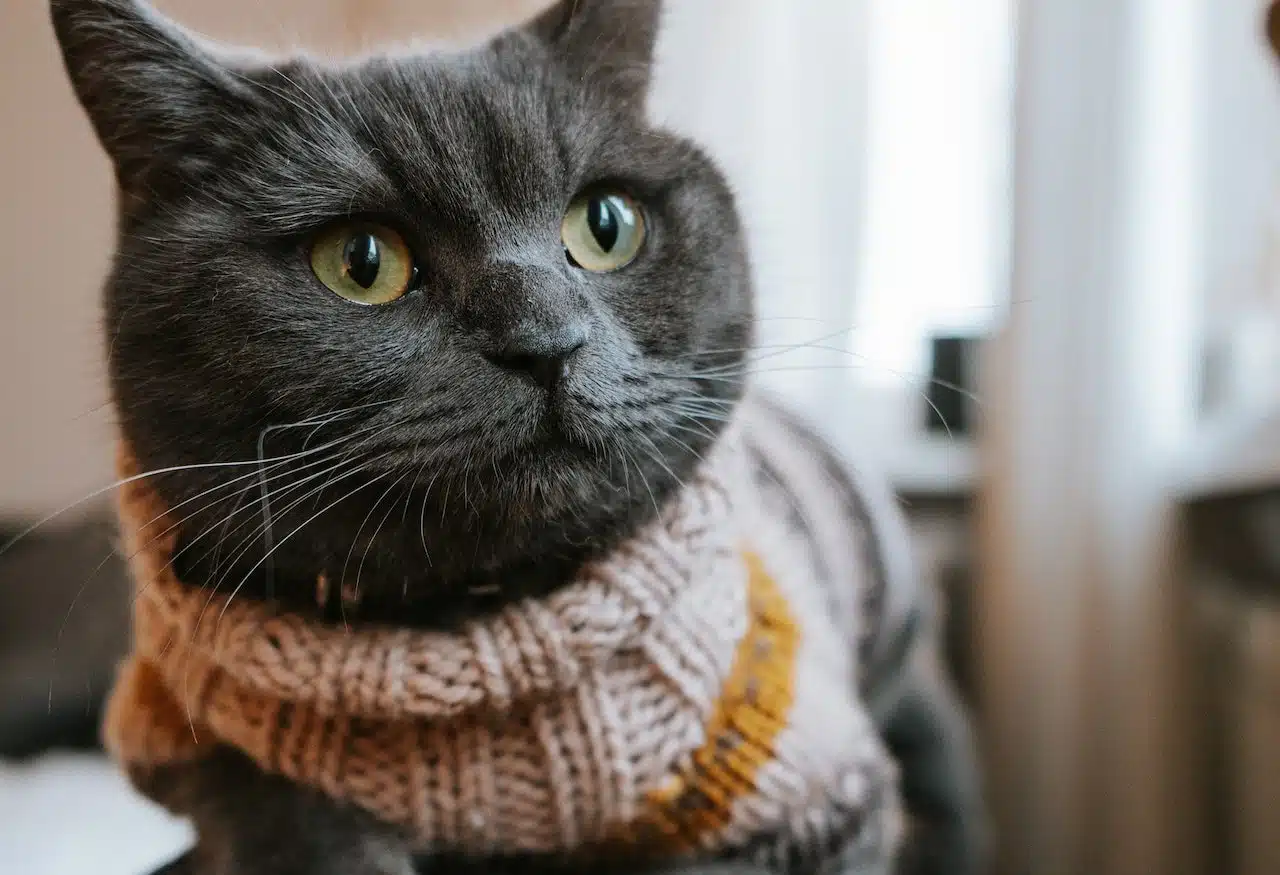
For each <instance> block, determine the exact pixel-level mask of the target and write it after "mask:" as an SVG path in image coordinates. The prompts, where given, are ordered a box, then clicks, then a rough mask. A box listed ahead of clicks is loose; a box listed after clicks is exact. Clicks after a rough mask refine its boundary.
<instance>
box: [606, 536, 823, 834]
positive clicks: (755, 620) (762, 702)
mask: <svg viewBox="0 0 1280 875" xmlns="http://www.w3.org/2000/svg"><path fill="white" fill-rule="evenodd" d="M744 558H745V560H746V563H747V570H748V572H749V581H748V587H749V594H750V600H751V622H750V625H749V626H748V629H747V633H746V634H745V635H744V636H743V638H742V640H741V641H740V642H739V644H738V648H737V651H736V653H735V656H734V662H733V668H732V670H731V672H730V674H729V677H728V678H727V679H726V681H725V685H724V689H723V691H722V693H721V695H720V698H719V700H718V701H717V703H716V707H715V709H714V710H713V711H712V713H711V716H710V719H709V720H708V722H707V731H706V740H705V741H704V742H703V744H702V745H701V747H699V748H698V749H697V750H695V751H694V752H693V754H692V755H691V756H690V757H689V758H688V760H687V761H686V762H685V763H684V764H683V765H682V766H680V767H678V768H677V770H676V771H675V773H674V774H672V776H671V777H670V778H669V779H668V780H667V781H666V782H665V783H664V784H663V786H661V787H660V788H658V789H656V790H653V791H650V792H649V794H648V797H647V799H646V802H647V808H646V809H645V811H644V812H643V813H642V814H641V816H640V817H639V818H638V819H637V820H636V821H635V822H634V823H631V824H628V825H626V826H625V827H623V828H621V829H619V832H618V836H619V839H620V843H621V844H625V845H631V846H638V847H637V848H636V849H637V850H638V851H640V852H641V853H645V854H647V853H653V852H657V853H660V854H680V853H688V852H692V851H695V850H698V849H700V848H704V847H708V846H711V845H713V844H714V843H715V839H716V838H717V836H718V835H719V834H720V833H721V832H723V830H724V829H725V828H726V827H727V826H728V825H729V824H730V822H731V821H732V819H733V808H734V804H735V803H736V802H737V801H738V800H739V799H742V798H744V797H747V796H749V795H751V794H752V793H755V792H756V790H757V787H756V779H757V775H758V774H759V772H760V769H761V768H762V767H763V766H764V765H765V764H766V763H768V762H769V761H770V760H772V759H773V758H774V754H775V743H776V742H777V739H778V736H779V735H780V734H781V732H782V730H783V729H784V728H786V726H787V722H788V720H789V719H790V716H791V708H792V704H793V702H794V700H795V668H796V666H795V663H796V650H797V649H798V646H799V642H800V635H801V630H800V626H799V624H798V623H797V621H796V619H795V617H794V616H793V615H792V613H791V608H790V606H789V605H788V604H787V600H786V598H785V597H784V596H783V594H782V592H781V591H780V590H779V588H778V584H777V582H776V581H775V580H774V579H773V577H772V576H771V575H770V574H769V572H768V571H767V570H766V569H765V567H764V563H763V562H761V560H760V557H759V556H757V555H756V554H754V553H751V552H747V553H745V555H744Z"/></svg>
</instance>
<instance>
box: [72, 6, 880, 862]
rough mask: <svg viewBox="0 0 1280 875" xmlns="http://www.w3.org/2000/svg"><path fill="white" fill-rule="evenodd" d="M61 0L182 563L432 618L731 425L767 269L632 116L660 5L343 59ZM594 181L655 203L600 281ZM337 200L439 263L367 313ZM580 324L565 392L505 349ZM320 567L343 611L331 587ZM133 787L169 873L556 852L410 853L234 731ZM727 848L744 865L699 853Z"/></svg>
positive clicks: (364, 614)
mask: <svg viewBox="0 0 1280 875" xmlns="http://www.w3.org/2000/svg"><path fill="white" fill-rule="evenodd" d="M51 5H52V15H53V22H54V25H55V29H56V32H57V35H58V39H59V42H60V44H61V46H62V50H63V54H64V59H65V62H66V67H67V70H68V73H69V75H70V78H71V81H72V82H73V84H74V85H75V89H76V93H77V94H78V96H79V98H80V100H81V102H82V103H83V105H84V107H85V110H86V112H87V114H88V116H89V118H90V120H91V121H92V123H93V126H94V128H95V130H96V131H97V134H98V137H99V139H100V140H101V142H102V144H103V147H104V148H105V149H106V151H107V152H108V154H109V155H110V156H111V158H112V160H113V163H114V167H115V171H116V176H117V179H118V182H119V188H120V192H121V198H120V210H119V237H118V248H117V253H116V257H115V261H114V264H113V268H112V271H111V276H110V278H109V280H108V282H107V285H106V294H105V311H106V327H107V330H108V332H109V337H110V344H109V348H110V360H109V366H110V378H111V386H112V392H113V397H114V402H115V406H116V409H117V411H118V413H119V417H120V423H121V427H122V430H123V434H124V436H125V438H126V440H127V442H128V444H129V446H130V448H131V449H132V451H133V452H134V454H135V455H136V457H137V458H138V460H139V462H140V463H141V465H142V466H143V468H144V469H146V470H148V471H165V472H166V473H159V474H156V475H154V476H153V477H152V478H151V482H152V483H153V484H154V486H155V488H156V489H157V490H158V492H159V493H160V495H161V496H162V497H163V498H164V499H165V500H166V502H167V503H168V505H169V506H170V507H171V508H174V509H175V513H178V514H179V515H180V517H181V522H180V529H179V531H180V550H179V552H178V556H177V557H176V560H175V561H176V562H177V563H178V565H179V572H180V574H181V576H182V577H183V579H184V580H186V581H188V582H191V583H194V584H199V585H204V586H208V587H216V588H223V590H224V591H230V592H235V593H236V594H237V597H270V598H275V599H278V600H280V601H281V602H283V603H285V604H287V605H289V606H290V607H291V608H293V609H295V610H299V611H310V610H319V611H321V612H325V613H329V612H332V611H333V610H335V609H341V610H342V611H343V613H344V615H345V616H346V618H347V619H348V620H351V621H357V622H358V621H361V620H368V621H374V620H376V621H384V622H394V623H401V624H413V625H433V626H445V625H448V624H451V623H455V622H457V621H458V620H459V619H460V618H462V617H465V616H468V615H472V614H474V613H475V612H477V611H482V610H489V609H492V608H493V607H495V606H497V605H499V604H501V603H502V602H503V601H505V600H508V599H513V598H518V597H521V596H525V595H528V594H531V593H539V592H545V591H547V590H549V589H551V588H553V587H555V586H557V585H559V584H560V583H561V582H562V581H564V580H566V579H568V578H570V577H571V576H572V573H573V571H574V570H576V569H577V568H578V567H579V566H580V565H581V564H582V563H583V562H584V561H586V560H588V559H590V558H591V557H592V556H594V555H596V554H598V553H600V552H602V551H604V550H607V549H609V548H610V547H611V546H612V545H613V544H616V543H617V542H618V540H619V539H620V538H622V537H624V536H625V535H626V534H628V533H629V532H631V531H632V530H634V529H635V527H637V526H638V525H640V524H642V523H643V522H645V521H646V520H647V519H649V518H650V517H651V516H652V514H653V513H655V512H656V510H657V508H658V507H659V506H660V505H661V504H662V502H663V501H664V500H665V499H666V498H667V497H668V496H669V495H670V494H671V493H672V491H673V490H675V489H677V488H678V487H679V485H680V481H681V480H682V479H683V478H684V477H685V476H687V475H688V474H689V472H690V471H691V470H692V468H693V466H694V465H695V464H696V463H697V461H698V459H699V457H700V455H701V454H702V453H703V452H704V451H705V450H706V449H707V448H708V446H709V445H710V444H711V443H712V442H713V441H714V440H715V438H716V436H717V435H718V433H719V432H720V430H721V429H722V427H723V421H724V418H725V417H726V416H727V415H728V413H729V412H730V411H731V409H732V407H733V405H734V403H736V401H737V400H738V399H739V398H740V396H741V394H742V391H743V387H742V374H743V371H744V369H745V368H744V364H745V360H744V356H745V354H746V349H747V347H748V346H749V344H750V341H751V333H752V307H753V304H752V295H751V288H750V283H749V279H748V277H749V273H750V271H749V269H748V264H747V257H746V252H745V244H744V240H743V235H742V231H741V228H740V225H739V220H738V217H737V212H736V209H735V207H734V201H733V197H732V195H731V193H730V189H729V186H728V185H727V183H726V182H725V180H724V178H723V177H722V175H721V174H720V172H719V171H718V170H717V169H716V167H715V165H714V164H713V162H712V161H711V160H709V159H708V158H707V157H706V156H705V155H704V154H703V153H702V152H701V151H700V150H699V149H698V148H697V147H696V146H695V145H693V144H691V143H689V142H688V141H686V140H684V139H682V138H681V137H678V136H675V135H673V134H671V133H668V132H665V131H662V130H660V129H657V128H654V127H653V126H652V125H650V124H649V122H648V121H647V119H646V116H645V113H644V111H643V110H644V102H645V93H646V90H647V85H648V81H649V73H650V63H651V59H652V54H653V45H654V40H655V38H656V35H657V31H658V24H659V19H660V7H661V4H660V2H659V0H561V2H558V3H557V4H555V6H553V7H552V8H551V9H550V10H549V11H547V12H546V13H544V14H543V15H541V16H539V17H537V18H536V19H535V20H533V21H532V22H529V23H528V24H527V25H525V26H523V27H518V28H514V29H512V30H510V31H508V32H506V33H504V34H501V35H500V36H498V37H497V38H495V39H494V40H492V41H491V42H489V43H487V44H485V45H483V46H479V47H476V48H474V49H471V50H467V51H461V52H449V53H433V54H410V55H405V56H400V57H390V56H379V57H371V58H368V59H365V60H363V61H360V62H357V63H351V64H346V65H343V66H333V65H325V64H320V63H317V62H314V61H312V60H308V59H306V58H295V59H291V60H288V61H284V62H280V63H277V64H272V63H268V62H265V61H261V60H254V59H252V58H249V57H243V56H232V55H230V54H225V53H222V52H221V51H220V50H218V49H216V48H214V47H212V46H210V45H208V44H206V43H205V42H203V41H201V40H199V39H197V38H195V37H193V36H191V35H188V34H186V33H185V32H184V31H182V30H181V29H180V28H178V27H177V26H175V25H173V24H171V23H169V22H167V21H165V20H163V19H162V18H161V17H160V16H158V15H157V14H155V13H154V12H152V11H151V10H150V9H148V8H147V7H145V6H144V5H143V4H142V3H141V2H138V0H53V2H52V4H51ZM600 184H609V185H611V186H616V187H620V188H621V189H623V190H625V191H626V192H628V193H629V194H630V195H632V196H633V197H635V198H636V199H637V200H638V201H639V202H640V203H641V204H642V206H643V210H644V214H645V219H646V224H647V227H648V229H649V236H648V240H647V242H646V244H645V246H644V248H643V249H642V250H641V252H640V254H639V256H638V257H637V258H636V259H635V261H634V262H632V263H631V264H630V265H628V266H627V267H626V268H625V269H622V270H619V271H616V272H613V273H608V274H592V273H588V272H585V271H583V270H581V269H579V268H577V267H575V266H574V265H573V264H571V263H570V262H569V260H568V259H567V258H566V255H565V252H564V250H563V248H562V245H561V241H560V223H561V218H562V216H563V215H564V212H565V209H566V207H567V206H568V204H569V202H570V200H571V199H572V198H573V197H574V196H575V195H576V194H578V193H580V192H582V191H583V190H585V189H588V188H590V187H592V186H595V185H600ZM348 217H364V218H376V219H377V220H378V221H381V222H384V223H386V224H389V225H391V226H393V227H395V228H396V229H397V230H398V231H399V232H400V233H401V234H402V235H403V236H404V238H405V240H406V241H407V242H408V243H409V245H410V246H411V248H412V249H413V250H414V252H415V254H416V257H417V259H418V262H419V266H420V270H421V275H422V277H423V282H422V284H421V287H420V288H418V289H417V290H416V291H414V292H412V293H410V294H409V295H407V296H406V297H404V298H403V299H401V300H400V301H398V302H396V303H394V304H391V305H387V306H384V307H373V308H371V307H359V306H355V305H352V304H350V303H349V302H346V301H344V300H342V299H340V298H338V297H336V296H335V295H333V294H332V293H330V292H329V291H328V290H326V289H325V288H324V287H323V286H322V285H321V284H320V283H319V281H318V280H316V278H315V277H314V276H313V274H312V271H311V269H310V267H309V264H308V260H307V249H308V244H309V242H310V241H311V240H312V239H313V238H314V237H315V235H316V234H317V233H318V232H320V231H321V230H322V229H324V228H326V227H327V226H329V225H330V224H331V223H333V222H335V221H340V220H343V219H344V218H348ZM565 334H573V335H580V336H584V337H585V338H586V343H585V344H584V345H583V346H582V347H581V348H580V349H579V350H578V351H577V352H576V353H574V355H573V358H572V359H571V360H570V361H569V363H568V365H567V366H566V371H565V374H564V377H563V379H562V380H561V381H560V383H559V384H558V386H557V388H556V389H555V391H554V392H548V391H547V389H546V387H545V386H543V385H540V384H539V382H538V381H537V380H530V379H528V377H529V374H528V373H525V372H523V369H522V367H521V366H517V365H515V364H514V363H515V362H517V361H521V360H524V358H527V357H528V355H530V354H532V355H535V356H536V355H540V354H542V353H541V352H539V350H540V349H541V348H542V347H540V346H539V344H543V345H544V346H545V344H547V343H549V342H550V340H548V339H549V338H555V337H560V336H563V335H565ZM512 350H520V351H521V354H520V356H513V355H512V352H511V351H512ZM522 357H523V358H522ZM304 453H309V455H296V456H293V457H291V459H290V461H287V462H279V463H272V462H271V460H273V459H282V458H285V457H288V456H291V454H304ZM263 459H265V460H266V461H263V462H261V465H262V468H263V474H262V477H261V478H258V477H254V476H253V473H254V468H253V463H254V462H255V460H263ZM212 463H238V464H236V465H227V466H225V467H218V466H217V465H213V464H212ZM192 466H201V467H192ZM171 469H172V470H171ZM389 519H390V521H391V522H390V524H388V520H389ZM353 559H354V560H355V561H353ZM320 573H324V574H325V575H326V576H327V577H328V578H329V579H330V580H333V581H335V582H338V585H336V586H333V587H332V589H333V591H335V592H339V593H342V596H341V597H340V602H341V604H339V605H336V606H335V605H334V604H332V603H330V602H325V603H323V604H319V605H317V603H316V600H317V588H316V580H317V576H318V575H319V574H320ZM134 779H135V781H136V782H137V783H138V784H139V786H141V787H142V788H143V789H145V790H147V792H148V793H149V794H151V795H153V796H154V797H155V798H158V799H160V800H161V801H163V802H164V803H165V804H167V805H169V806H170V807H171V808H172V809H173V810H175V811H177V812H180V813H182V814H185V815H189V816H191V817H192V818H193V820H194V821H195V824H196V827H197V832H198V834H199V840H198V844H197V846H196V847H195V848H194V849H193V850H192V851H191V852H190V853H189V854H188V855H186V856H184V857H183V858H182V859H181V860H179V861H175V863H174V864H173V866H172V867H171V868H170V869H169V870H168V871H170V872H172V873H174V875H179V873H181V875H259V873H261V875H266V873H271V875H328V873H332V875H339V873H341V875H402V873H407V872H411V871H415V869H416V870H417V871H426V872H432V871H440V870H451V869H460V870H466V871H477V870H483V871H504V870H506V869H510V870H512V871H545V870H548V869H556V868H559V866H558V864H557V863H556V861H545V860H532V861H497V860H490V861H448V860H444V859H441V858H431V859H426V860H423V859H417V860H415V859H413V858H412V856H411V854H410V853H409V850H408V849H407V848H406V847H405V845H404V843H403V842H402V841H401V840H400V839H399V837H398V836H396V835H394V834H391V833H389V832H388V831H387V830H385V829H384V828H382V827H381V826H379V825H378V824H375V823H373V822H371V821H370V820H369V819H368V818H367V817H365V816H363V815H362V814H360V813H358V812H356V811H352V810H349V809H346V808H343V807H342V806H339V805H336V804H335V803H333V802H331V801H328V800H327V799H324V798H321V797H319V796H317V795H315V794H312V793H310V792H308V791H306V790H304V789H302V788H299V787H295V786H293V785H291V784H289V783H287V782H284V781H282V780H280V779H278V778H273V777H269V776H266V775H264V774H262V773H260V772H258V771H257V770H256V769H254V768H253V767H252V766H250V765H249V764H248V763H246V762H244V761H243V760H241V759H239V758H238V757H237V756H235V755H233V754H231V753H225V754H220V755H218V756H217V757H215V758H214V759H211V760H209V761H206V762H204V763H201V764H198V765H194V766H186V767H174V768H170V769H161V770H156V771H152V772H147V773H143V772H139V773H136V774H135V775H134ZM864 833H865V835H862V836H860V837H859V840H858V841H857V845H858V847H857V848H856V849H851V852H850V854H851V855H850V856H849V858H848V859H849V860H850V861H851V862H849V863H848V864H847V865H844V866H843V867H841V868H843V869H844V870H846V871H849V872H851V873H861V872H867V873H870V872H877V873H878V872H880V871H882V868H883V866H884V865H885V864H886V862H887V860H888V857H889V853H890V849H889V848H887V847H885V846H884V841H885V840H884V839H883V838H882V837H881V836H880V832H879V831H877V830H875V829H874V825H869V826H868V829H867V830H864ZM855 850H856V853H854V851H855ZM855 859H856V861H857V862H852V861H854V860H855ZM716 871H725V872H727V871H732V872H733V873H735V875H752V873H753V872H754V870H753V869H752V868H751V867H748V866H726V867H722V868H721V869H717V867H716V866H714V865H708V866H704V867H697V868H694V869H692V870H690V872H691V873H693V872H708V873H711V872H716Z"/></svg>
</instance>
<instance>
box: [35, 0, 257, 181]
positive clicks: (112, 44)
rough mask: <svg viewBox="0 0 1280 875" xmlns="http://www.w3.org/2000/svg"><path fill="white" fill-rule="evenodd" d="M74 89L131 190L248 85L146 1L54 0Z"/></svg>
mask: <svg viewBox="0 0 1280 875" xmlns="http://www.w3.org/2000/svg"><path fill="white" fill-rule="evenodd" d="M50 11H51V13H52V17H53V27H54V31H55V32H56V33H57V36H58V42H59V44H60V45H61V47H62V57H63V61H64V63H65V64H66V68H67V73H68V75H69V76H70V78H71V83H72V85H73V87H74V88H75V92H76V96H77V97H78V98H79V100H80V103H81V105H83V106H84V109H85V112H86V113H87V114H88V116H89V119H90V121H91V122H92V123H93V127H94V130H95V131H96V132H97V134H98V139H99V140H101V142H102V145H103V148H105V149H106V151H107V153H108V154H109V155H110V156H111V159H112V161H113V162H114V164H115V168H116V176H117V178H118V179H119V182H120V185H121V187H122V188H123V189H125V190H126V191H128V190H131V189H133V187H134V185H135V184H136V183H137V182H138V181H139V180H140V179H141V178H142V176H143V175H144V174H145V172H146V170H147V167H148V166H149V165H150V164H151V163H152V162H153V161H155V160H156V159H157V158H159V157H162V156H164V155H165V153H166V152H167V151H169V150H170V149H171V148H172V147H174V146H175V145H178V144H180V143H183V142H189V141H190V140H191V138H192V135H193V133H194V132H196V131H199V130H200V129H202V128H205V127H207V126H209V125H210V124H211V123H212V122H214V121H216V117H217V114H219V113H222V114H226V113H229V112H234V111H235V107H236V105H237V104H238V103H239V102H240V100H241V98H243V97H244V93H245V89H244V86H243V83H242V82H240V81H239V80H238V79H237V78H236V77H235V75H234V74H233V73H232V72H231V70H230V69H229V68H227V67H226V66H224V65H223V64H221V63H220V62H219V61H218V60H217V59H216V58H214V57H213V55H212V54H210V53H209V52H208V51H207V50H206V49H205V48H203V47H202V46H201V45H199V43H198V42H197V40H196V39H195V38H193V37H192V36H191V35H189V34H187V33H186V32H185V31H183V30H182V29H181V28H180V27H178V26H177V25H176V24H174V23H172V22H170V21H168V20H166V19H165V18H163V17H162V16H161V15H160V14H159V13H157V12H156V11H155V10H153V9H152V8H150V7H149V6H147V5H146V4H145V3H144V2H142V0H52V2H51V4H50Z"/></svg>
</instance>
